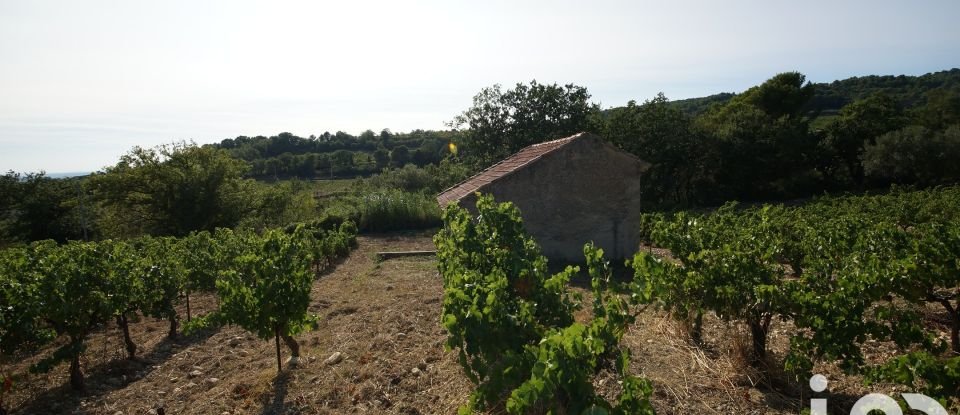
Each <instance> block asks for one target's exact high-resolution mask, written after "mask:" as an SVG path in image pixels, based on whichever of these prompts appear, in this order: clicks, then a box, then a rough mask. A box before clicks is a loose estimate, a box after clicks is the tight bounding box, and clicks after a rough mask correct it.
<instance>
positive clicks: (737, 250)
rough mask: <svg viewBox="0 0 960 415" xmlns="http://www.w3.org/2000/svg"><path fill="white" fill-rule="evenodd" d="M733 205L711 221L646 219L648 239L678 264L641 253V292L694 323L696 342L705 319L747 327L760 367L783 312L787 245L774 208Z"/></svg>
mask: <svg viewBox="0 0 960 415" xmlns="http://www.w3.org/2000/svg"><path fill="white" fill-rule="evenodd" d="M735 209H736V207H735V205H732V204H730V205H726V206H724V207H723V208H721V209H719V210H718V211H717V212H714V213H713V214H710V215H698V216H688V215H686V214H683V213H680V214H676V215H674V216H673V217H672V218H664V217H662V216H660V217H647V218H645V219H644V221H643V222H644V223H645V224H647V226H648V227H647V229H646V232H647V233H648V236H649V238H650V240H651V242H653V243H654V244H655V245H657V246H661V247H665V248H668V249H670V250H671V252H672V253H673V254H674V255H675V257H676V258H677V259H678V260H679V264H674V263H669V262H664V261H662V260H659V259H657V258H654V257H652V256H651V255H650V254H648V253H644V252H640V253H638V254H637V255H636V256H635V257H634V259H633V261H631V265H632V266H633V268H634V273H635V275H634V278H635V280H634V284H635V286H634V292H635V293H637V296H638V299H639V300H641V301H643V302H645V303H653V304H656V305H657V306H659V307H660V308H663V309H666V310H668V311H670V312H671V314H673V315H674V316H675V317H676V318H678V319H680V320H681V321H684V322H686V323H688V324H689V325H690V327H691V332H690V335H691V337H692V338H693V340H694V341H695V342H699V341H700V332H699V326H700V319H701V317H702V315H703V313H705V312H713V313H714V314H716V315H717V316H718V317H721V318H723V319H728V320H735V321H741V322H743V323H745V324H746V325H747V327H748V328H749V329H750V333H751V336H752V338H753V351H752V352H753V359H754V362H755V363H759V361H760V360H761V359H762V358H763V357H764V356H765V354H766V337H767V331H768V329H769V325H770V322H771V320H772V319H773V318H774V317H775V316H776V315H778V314H780V312H781V310H780V309H779V308H778V305H777V299H778V298H779V297H780V296H781V295H782V293H781V292H780V289H779V287H780V284H779V282H780V277H781V275H782V274H783V267H782V266H781V264H780V263H779V259H780V258H781V257H782V253H783V249H784V247H783V245H784V244H783V243H782V240H781V239H780V238H779V234H778V233H777V232H776V227H775V223H774V218H773V215H774V214H775V213H776V212H775V211H773V210H772V208H770V207H764V208H761V209H756V210H750V211H747V212H737V211H736V210H735Z"/></svg>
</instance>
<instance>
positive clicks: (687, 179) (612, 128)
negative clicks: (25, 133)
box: [597, 93, 716, 205]
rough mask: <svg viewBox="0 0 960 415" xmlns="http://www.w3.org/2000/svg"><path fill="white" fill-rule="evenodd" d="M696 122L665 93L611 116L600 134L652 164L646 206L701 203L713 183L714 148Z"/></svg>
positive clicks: (614, 111) (647, 176) (603, 122)
mask: <svg viewBox="0 0 960 415" xmlns="http://www.w3.org/2000/svg"><path fill="white" fill-rule="evenodd" d="M692 122H693V121H692V119H691V118H689V117H687V116H686V115H684V114H683V113H682V112H681V111H680V110H679V109H676V108H675V107H674V106H672V105H670V101H669V100H668V99H667V98H666V97H665V96H664V95H663V94H662V93H661V94H658V95H657V96H656V97H655V98H653V99H652V100H649V101H646V102H644V103H643V104H642V105H637V104H636V103H635V102H634V101H630V102H629V103H628V104H627V106H625V107H618V108H613V109H610V110H608V111H606V112H605V113H604V115H603V117H602V118H600V119H598V120H597V124H599V125H600V134H601V135H602V136H603V137H604V138H606V139H607V140H609V141H610V142H611V143H613V144H614V145H616V146H617V147H619V148H621V149H623V150H625V151H628V152H630V153H631V154H634V155H636V156H637V157H639V158H640V159H642V160H644V161H647V162H649V163H651V164H652V167H651V168H650V169H649V170H647V171H646V172H645V173H644V175H645V180H644V181H643V183H644V192H643V196H644V199H645V200H649V201H652V202H653V203H656V204H660V205H687V204H690V203H694V202H696V201H697V200H696V199H697V198H700V197H702V194H703V193H704V192H705V191H706V190H705V189H706V186H707V184H708V183H709V181H710V180H711V178H710V176H709V171H710V170H711V169H712V164H713V163H714V159H715V158H716V154H714V152H712V151H711V150H712V149H713V147H712V146H711V145H710V143H709V142H706V140H704V136H703V135H702V134H698V133H697V132H695V131H694V129H693V128H692V127H693V124H692Z"/></svg>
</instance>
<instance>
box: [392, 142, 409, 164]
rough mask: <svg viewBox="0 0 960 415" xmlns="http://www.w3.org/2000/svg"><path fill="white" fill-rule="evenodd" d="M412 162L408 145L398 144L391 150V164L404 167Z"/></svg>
mask: <svg viewBox="0 0 960 415" xmlns="http://www.w3.org/2000/svg"><path fill="white" fill-rule="evenodd" d="M409 162H410V150H409V149H407V146H396V147H394V148H393V151H391V152H390V164H393V167H403V166H405V165H406V164H407V163H409Z"/></svg>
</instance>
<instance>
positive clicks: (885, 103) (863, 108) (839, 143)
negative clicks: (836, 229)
mask: <svg viewBox="0 0 960 415" xmlns="http://www.w3.org/2000/svg"><path fill="white" fill-rule="evenodd" d="M906 122H907V118H906V116H905V115H904V113H903V109H901V108H900V106H899V104H897V102H896V101H895V100H894V99H893V98H891V97H890V96H888V95H885V94H882V93H878V94H874V95H871V96H870V97H867V98H864V99H862V100H859V101H856V102H854V103H852V104H850V105H847V106H845V107H843V109H841V110H840V116H839V117H837V119H836V120H834V121H833V122H832V123H830V124H829V125H828V126H827V134H828V135H827V140H826V142H825V144H826V145H827V147H828V148H829V150H830V153H831V154H832V155H833V156H834V157H836V159H837V164H838V165H839V166H840V167H842V168H843V169H845V170H846V173H847V174H848V175H849V177H850V179H851V180H852V181H853V182H854V183H856V184H861V183H862V182H863V167H862V165H861V158H862V157H863V146H864V145H865V144H871V145H872V144H875V143H876V139H877V137H879V136H880V135H883V134H885V133H888V132H890V131H894V130H898V129H900V128H903V127H904V126H905V125H906ZM835 180H839V178H838V177H835Z"/></svg>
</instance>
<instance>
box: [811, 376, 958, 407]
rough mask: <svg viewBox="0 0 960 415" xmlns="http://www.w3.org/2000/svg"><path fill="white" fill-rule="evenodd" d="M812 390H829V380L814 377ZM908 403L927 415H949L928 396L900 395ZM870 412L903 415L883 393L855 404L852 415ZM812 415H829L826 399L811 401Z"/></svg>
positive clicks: (895, 402)
mask: <svg viewBox="0 0 960 415" xmlns="http://www.w3.org/2000/svg"><path fill="white" fill-rule="evenodd" d="M810 389H812V390H813V391H814V392H823V391H825V390H827V378H826V376H823V375H813V377H812V378H810ZM900 396H902V397H903V400H905V401H907V405H909V406H910V409H912V410H915V411H920V412H923V413H925V414H927V415H947V410H946V409H944V408H943V406H942V405H940V403H939V402H937V401H936V400H934V399H933V398H931V397H929V396H927V395H921V394H919V393H903V394H900ZM870 411H880V412H883V413H884V414H885V415H903V410H902V409H900V405H899V404H897V401H895V400H894V399H893V398H891V397H889V396H887V395H884V394H882V393H871V394H869V395H866V396H864V397H862V398H860V399H859V400H857V403H855V404H853V408H852V409H851V410H850V415H867V414H868V413H870ZM810 415H827V400H826V399H811V400H810Z"/></svg>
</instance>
